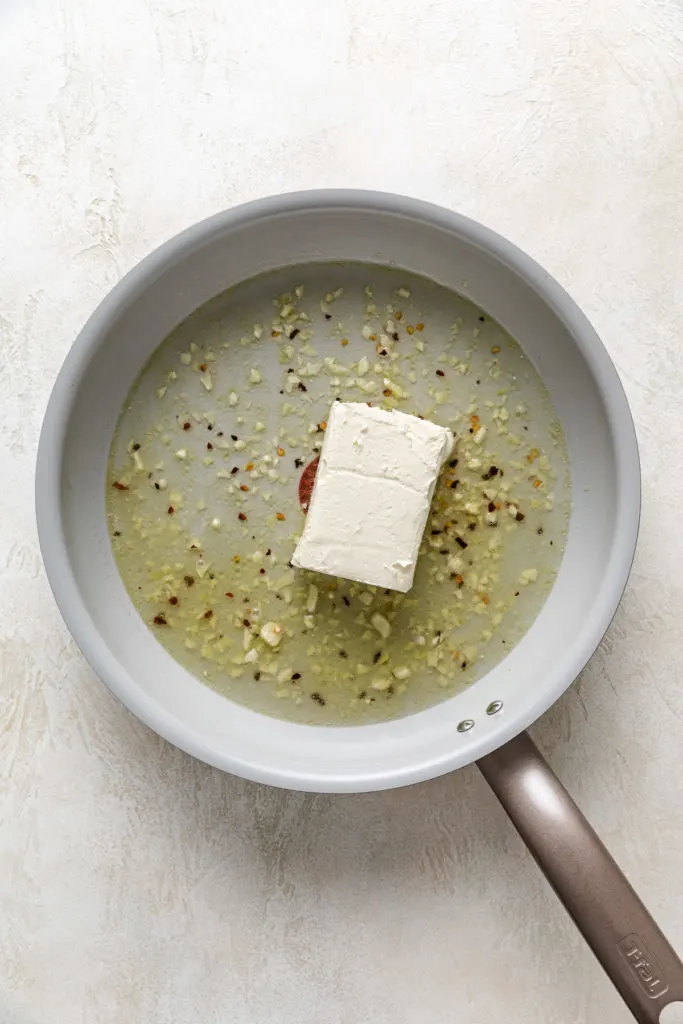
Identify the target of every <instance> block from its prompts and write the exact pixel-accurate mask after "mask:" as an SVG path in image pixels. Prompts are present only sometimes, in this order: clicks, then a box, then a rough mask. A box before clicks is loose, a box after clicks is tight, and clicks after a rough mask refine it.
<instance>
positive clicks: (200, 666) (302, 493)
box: [107, 263, 570, 725]
mask: <svg viewBox="0 0 683 1024" xmlns="http://www.w3.org/2000/svg"><path fill="white" fill-rule="evenodd" d="M522 341H523V339H522ZM335 400H341V401H353V402H362V401H366V402H370V403H372V404H373V405H377V406H381V407H383V408H387V409H391V408H396V409H399V410H401V411H403V412H408V413H412V414H414V415H419V416H423V417H425V418H426V419H430V420H433V421H434V422H436V423H439V424H442V425H443V426H447V427H448V428H449V429H450V430H451V431H452V432H453V434H454V435H455V448H454V451H453V453H452V456H451V457H450V458H449V459H448V461H447V462H446V463H445V465H444V469H443V471H442V473H441V476H440V478H439V481H438V483H437V487H436V491H435V494H434V498H433V501H432V506H431V511H430V516H429V519H428V522H427V528H426V531H425V535H424V539H423V544H422V548H421V553H420V557H419V560H418V564H417V570H416V574H415V582H414V585H413V587H412V589H411V590H410V591H409V593H407V594H400V593H397V592H394V591H383V590H379V589H377V588H372V587H366V586H363V585H361V584H357V583H352V582H350V581H347V580H342V579H332V578H330V577H328V576H323V575H319V574H316V573H312V572H306V571H302V570H298V569H294V568H293V567H292V566H291V565H290V564H289V563H290V559H291V557H292V553H293V551H294V548H295V545H296V542H297V539H298V537H299V536H300V534H301V530H302V528H303V523H304V515H305V513H304V507H305V504H306V500H307V497H308V496H309V495H310V488H311V485H312V482H313V477H314V472H315V459H316V458H317V455H318V453H319V451H320V448H321V445H322V441H323V438H324V432H325V428H326V416H327V414H328V413H329V409H330V406H331V404H332V403H333V402H334V401H335ZM569 508H570V474H569V464H568V458H567V452H566V447H565V443H564V438H563V435H562V430H561V428H560V425H559V423H558V422H557V419H556V417H555V415H554V411H553V407H552V403H551V400H550V397H549V395H548V393H547V391H546V389H545V388H544V386H543V383H542V381H541V379H540V377H539V375H538V373H537V372H536V370H535V368H534V366H533V365H532V363H531V362H530V361H529V360H528V359H527V358H526V356H525V355H524V352H523V350H522V348H521V347H520V345H519V344H518V343H517V342H516V341H514V340H513V339H512V338H510V337H509V335H507V334H506V333H505V331H504V330H503V329H502V328H501V327H500V326H499V325H498V324H496V323H495V322H493V321H491V320H490V319H489V317H488V316H487V315H486V313H484V312H482V311H481V310H479V309H477V308H476V307H475V306H474V305H473V304H471V303H470V302H468V301H467V300H466V299H464V298H462V297H460V296H459V295H457V294H455V293H454V292H452V291H449V290H447V289H445V288H443V287H441V286H439V285H436V284H434V283H431V282H428V281H426V280H424V279H422V278H418V277H415V276H412V275H409V274H403V273H399V272H398V271H395V270H390V269H384V268H381V267H371V266H368V265H364V264H329V263H328V264H311V265H308V266H300V267H294V268H288V269H286V270H281V271H276V272H273V273H271V274H269V275H264V276H261V277H259V278H257V279H254V280H252V281H248V282H246V283H244V284H242V285H240V286H238V287H236V288H234V289H232V290H230V291H229V292H226V293H225V294H223V295H221V296H219V297H218V298H216V299H214V300H213V301H211V302H210V303H208V304H207V305H206V306H204V307H202V308H201V309H199V310H197V311H196V312H195V313H194V314H193V315H192V316H191V317H189V318H188V319H187V320H186V321H185V322H184V323H182V324H181V325H180V326H179V327H178V328H177V329H176V330H175V331H174V332H173V333H172V334H171V335H170V336H169V337H168V338H167V339H166V340H165V341H164V342H163V344H162V345H160V347H159V348H158V349H157V351H156V352H155V353H154V355H153V357H152V358H151V360H150V361H149V362H148V363H147V365H146V366H145V368H144V370H143V372H142V374H141V376H140V378H139V379H138V381H137V382H136V384H135V386H134V387H133V389H132V390H131V392H130V394H129V396H128V399H127V401H126V405H125V408H124V409H123V411H122V414H121V417H120V421H119V424H118V427H117V430H116V433H115V437H114V441H113V444H112V449H111V456H110V464H109V470H108V477H107V512H108V522H109V529H110V535H111V539H112V544H113V549H114V552H115V556H116V561H117V564H118V567H119V570H120V573H121V576H122V578H123V581H124V583H125V585H126V588H127V590H128V592H129V594H130V597H131V599H132V601H133V603H134V605H135V607H136V608H137V610H138V611H139V613H140V615H141V616H142V617H143V618H144V620H145V621H146V622H147V623H148V624H149V628H150V629H151V630H153V631H154V632H155V634H156V636H157V638H158V640H159V642H160V643H161V644H163V646H164V647H165V648H166V649H167V650H168V651H169V652H170V654H171V655H172V656H173V657H174V658H176V659H177V660H178V661H179V662H180V663H181V664H182V665H184V666H185V667H186V668H187V669H188V670H189V671H190V672H192V673H193V674H194V675H196V676H197V677H198V678H199V679H202V680H203V681H204V682H205V683H206V684H207V685H208V686H211V687H213V688H214V689H216V690H217V691H219V692H220V693H222V694H224V695H225V696H226V697H228V698H230V699H231V700H235V701H238V702H239V703H242V704H245V705H248V706H249V707H251V708H253V709H255V710H258V711H260V712H263V713H266V714H270V715H275V716H277V717H282V718H288V719H293V720H296V721H300V722H314V723H316V724H330V725H342V724H355V725H357V724H362V723H364V722H374V721H378V720H382V719H386V718H393V717H396V716H399V715H405V714H409V713H411V712H414V711H418V710H422V709H423V708H425V707H428V706H430V705H433V704H436V703H438V702H439V701H442V700H444V699H446V698H448V697H450V696H452V695H453V694H454V693H455V692H457V691H458V690H460V689H462V688H463V687H465V686H467V685H468V684H470V683H472V682H473V681H474V680H476V679H477V678H479V677H480V676H481V675H482V674H483V673H484V672H486V671H487V670H488V669H489V668H491V667H492V666H493V665H494V664H496V663H497V662H498V661H500V660H501V659H502V658H503V657H504V656H505V654H506V653H507V652H508V651H509V650H510V648H511V647H512V646H513V645H514V644H515V643H516V642H517V641H518V640H519V639H520V638H521V636H522V635H523V634H524V633H525V632H526V630H527V629H528V628H529V626H530V625H531V623H532V622H533V620H534V619H535V617H536V615H537V614H538V612H539V610H540V608H541V606H542V605H543V602H544V600H545V598H546V596H547V594H548V593H549V590H550V588H551V586H552V583H553V580H554V578H555V576H556V573H557V570H558V567H559V564H560V561H561V558H562V553H563V549H564V544H565V537H566V531H567V525H568V516H569Z"/></svg>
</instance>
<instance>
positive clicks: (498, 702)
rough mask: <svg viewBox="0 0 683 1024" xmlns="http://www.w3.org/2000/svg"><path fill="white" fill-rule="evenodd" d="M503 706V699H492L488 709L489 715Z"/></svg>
mask: <svg viewBox="0 0 683 1024" xmlns="http://www.w3.org/2000/svg"><path fill="white" fill-rule="evenodd" d="M502 707H503V702H502V700H492V701H491V703H490V704H489V706H488V707H487V709H486V714H487V715H495V714H496V712H498V711H500V709H501V708H502Z"/></svg>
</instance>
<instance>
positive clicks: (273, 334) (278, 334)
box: [270, 331, 280, 338]
mask: <svg viewBox="0 0 683 1024" xmlns="http://www.w3.org/2000/svg"><path fill="white" fill-rule="evenodd" d="M270 336H271V338H279V337H280V332H279V331H271V332H270Z"/></svg>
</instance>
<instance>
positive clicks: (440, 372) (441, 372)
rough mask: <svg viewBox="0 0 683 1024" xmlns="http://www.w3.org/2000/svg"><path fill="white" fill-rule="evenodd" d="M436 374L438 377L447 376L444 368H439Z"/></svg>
mask: <svg viewBox="0 0 683 1024" xmlns="http://www.w3.org/2000/svg"><path fill="white" fill-rule="evenodd" d="M436 375H437V377H445V376H446V374H445V373H444V372H443V370H437V371H436Z"/></svg>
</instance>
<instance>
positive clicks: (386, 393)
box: [382, 388, 391, 398]
mask: <svg viewBox="0 0 683 1024" xmlns="http://www.w3.org/2000/svg"><path fill="white" fill-rule="evenodd" d="M382 394H383V395H384V397H385V398H390V397H391V391H390V390H389V388H385V389H384V391H383V392H382Z"/></svg>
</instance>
